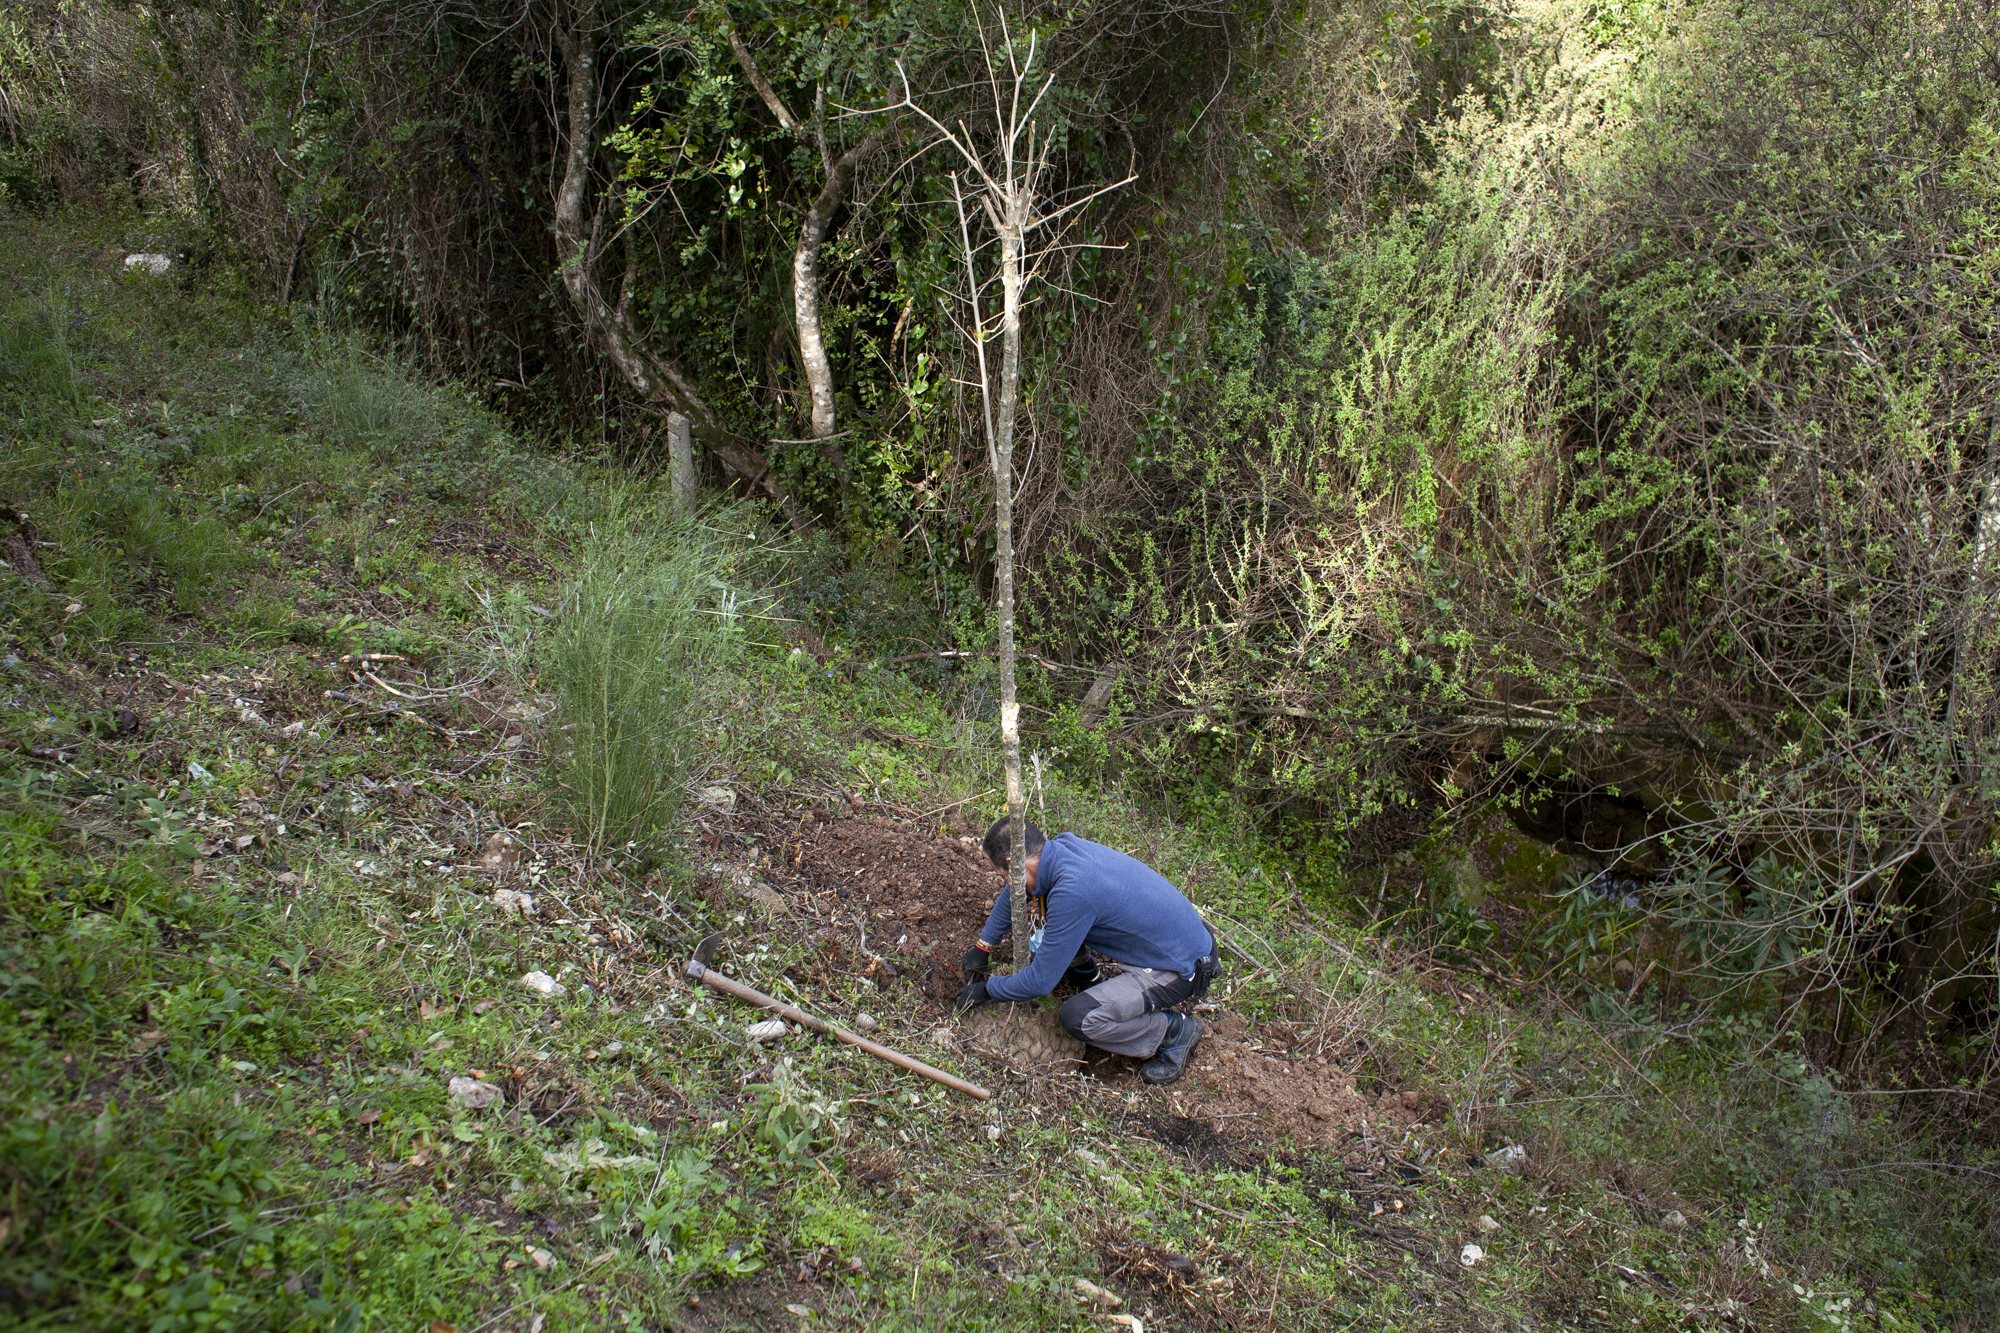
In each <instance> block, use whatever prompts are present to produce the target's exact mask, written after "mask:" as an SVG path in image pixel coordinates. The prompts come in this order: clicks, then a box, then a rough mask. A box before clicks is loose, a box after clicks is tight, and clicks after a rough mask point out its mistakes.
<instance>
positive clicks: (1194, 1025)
mask: <svg viewBox="0 0 2000 1333" xmlns="http://www.w3.org/2000/svg"><path fill="white" fill-rule="evenodd" d="M1205 1035H1206V1033H1205V1032H1204V1031H1203V1029H1202V1026H1201V1020H1200V1019H1198V1018H1192V1017H1190V1016H1188V1015H1187V1014H1168V1015H1167V1035H1166V1036H1165V1037H1163V1038H1162V1039H1161V1041H1160V1049H1159V1050H1157V1051H1154V1052H1153V1058H1152V1059H1150V1060H1148V1061H1146V1063H1145V1064H1143V1065H1140V1066H1139V1077H1141V1078H1143V1079H1145V1080H1146V1081H1147V1082H1148V1083H1172V1082H1173V1081H1174V1080H1175V1079H1177V1078H1179V1077H1180V1076H1181V1075H1182V1074H1185V1073H1187V1067H1188V1057H1189V1056H1191V1055H1193V1054H1194V1048H1195V1047H1197V1046H1199V1045H1201V1039H1202V1037H1203V1036H1205Z"/></svg>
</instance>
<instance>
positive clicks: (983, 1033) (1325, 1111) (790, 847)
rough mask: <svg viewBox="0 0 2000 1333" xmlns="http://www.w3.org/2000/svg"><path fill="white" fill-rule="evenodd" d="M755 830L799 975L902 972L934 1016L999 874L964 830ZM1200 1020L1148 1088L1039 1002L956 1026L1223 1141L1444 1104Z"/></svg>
mask: <svg viewBox="0 0 2000 1333" xmlns="http://www.w3.org/2000/svg"><path fill="white" fill-rule="evenodd" d="M758 831H759V832H760V833H761V834H762V835H763V836H764V839H765V853H766V856H767V857H768V860H767V863H766V864H764V865H759V866H757V867H756V869H757V872H758V873H759V874H760V875H762V876H763V877H765V878H768V880H769V881H770V883H771V884H772V885H773V886H775V887H776V888H777V889H778V890H779V894H778V896H779V898H781V899H782V900H784V904H785V907H786V910H788V911H791V912H792V913H793V915H794V916H796V917H797V918H798V919H799V920H800V921H801V922H802V923H803V924H806V925H808V926H809V927H810V928H811V929H812V932H813V936H814V939H815V942H816V943H817V944H818V946H819V948H818V950H817V951H816V953H817V956H818V957H819V958H820V959H821V960H823V963H824V966H823V968H820V969H815V970H816V971H820V972H821V973H822V975H820V976H818V977H813V976H806V977H802V978H801V979H802V980H806V981H809V982H814V983H817V984H826V983H828V982H831V981H833V979H834V976H835V975H836V974H838V973H841V972H852V973H855V974H857V975H865V976H868V977H870V978H871V979H872V980H874V981H876V983H877V984H878V985H879V984H883V982H884V981H888V982H889V983H890V984H896V983H897V982H898V981H907V982H909V983H912V984H913V985H914V988H915V989H916V991H917V992H918V994H919V996H920V997H921V999H920V1008H921V1010H922V1011H924V1012H925V1013H926V1014H927V1015H928V1016H929V1017H931V1018H932V1019H934V1020H935V1019H943V1018H945V1017H946V1015H947V1012H948V1006H949V1004H950V1002H951V999H952V997H953V995H954V994H956V992H957V990H958V988H959V987H960V986H961V985H963V984H964V982H963V979H962V978H961V977H960V976H959V971H958V964H959V959H960V957H961V955H963V953H964V952H965V950H966V949H967V948H969V947H970V946H971V944H972V941H973V940H974V939H976V938H977V937H978V934H979V928H980V927H981V926H982V925H983V924H984V923H985V920H986V913H987V911H988V909H989V908H990V907H991V906H992V903H993V897H994V895H995V894H997V893H998V892H999V889H1000V884H1001V879H1000V876H999V875H998V874H997V873H996V872H995V871H994V870H993V869H992V868H991V867H990V866H988V865H987V863H986V858H985V855H984V854H983V853H982V852H981V851H980V850H979V847H978V844H977V843H976V842H975V841H974V840H973V839H972V838H970V837H966V836H962V835H960V834H957V833H954V832H943V833H939V832H934V831H930V830H923V829H917V828H913V827H911V826H910V825H909V824H906V823H903V822H900V821H897V820H893V819H889V818H886V817H881V816H876V817H868V818H849V819H831V818H826V817H824V816H823V815H821V816H820V817H816V818H808V819H806V820H802V821H800V822H798V823H796V824H792V823H789V822H787V823H784V824H780V823H778V822H777V820H768V821H763V827H762V828H760V829H759V830H758ZM995 962H996V963H999V964H1001V965H1002V968H1003V970H1004V968H1005V967H1006V966H1007V964H1008V962H1009V957H1008V950H1007V946H1006V945H1005V944H1004V943H1003V944H1002V946H1001V948H1000V950H999V951H998V952H997V953H996V957H995ZM884 963H886V964H887V965H888V966H887V967H886V968H885V967H884V966H883V964H884ZM885 972H886V973H887V974H888V975H887V976H886V977H885V975H884V974H885ZM1067 993H1068V992H1066V991H1065V992H1063V994H1067ZM1058 998H1060V996H1059V997H1058ZM1200 1017H1201V1019H1202V1022H1203V1023H1204V1024H1205V1025H1206V1026H1207V1028H1208V1035H1207V1037H1206V1038H1205V1039H1204V1040H1203V1042H1202V1044H1201V1046H1200V1047H1199V1048H1198V1049H1197V1050H1196V1052H1195V1056H1194V1064H1193V1067H1192V1069H1191V1070H1190V1071H1189V1073H1188V1074H1187V1075H1186V1076H1185V1077H1184V1078H1183V1079H1182V1080H1181V1081H1180V1082H1179V1083H1176V1084H1173V1085H1171V1086H1169V1087H1167V1088H1165V1089H1160V1090H1155V1089H1152V1088H1151V1087H1149V1086H1148V1085H1147V1084H1146V1083H1145V1082H1144V1080H1142V1079H1141V1078H1140V1077H1139V1074H1138V1065H1139V1062H1138V1061H1136V1060H1128V1059H1124V1058H1122V1057H1118V1056H1111V1055H1107V1054H1105V1053H1103V1052H1100V1051H1087V1050H1086V1048H1085V1047H1084V1045H1083V1044H1082V1043H1081V1042H1078V1041H1076V1040H1075V1039H1073V1038H1071V1037H1070V1036H1069V1034H1068V1033H1066V1032H1064V1031H1063V1030H1062V1028H1061V1026H1060V1025H1059V1024H1058V1023H1057V1022H1056V1017H1055V1013H1054V1009H1053V1007H1052V1006H1051V1005H1050V1004H1048V1003H1047V1002H1044V1003H1042V1004H1024V1005H995V1006H991V1007H989V1008H984V1009H979V1010H975V1011H974V1012H973V1013H971V1014H968V1015H966V1016H964V1017H963V1018H960V1019H958V1020H957V1021H956V1022H955V1024H954V1031H955V1035H956V1037H957V1040H958V1042H959V1044H960V1045H961V1046H962V1047H963V1048H964V1049H966V1050H968V1051H971V1052H972V1053H974V1054H978V1055H984V1056H987V1057H989V1058H992V1059H995V1060H998V1061H999V1062H1001V1063H1002V1064H1004V1065H1006V1066H1008V1067H1010V1068H1012V1069H1014V1070H1016V1071H1017V1072H1019V1073H1023V1074H1035V1075H1048V1074H1060V1073H1066V1072H1071V1071H1079V1072H1081V1073H1083V1074H1084V1075H1086V1076H1088V1077H1092V1078H1095V1079H1098V1080H1099V1081H1101V1082H1104V1083H1107V1084H1111V1085H1114V1086H1117V1087H1119V1088H1120V1090H1121V1091H1131V1092H1138V1093H1140V1094H1141V1095H1143V1096H1147V1097H1155V1098H1159V1099H1160V1101H1161V1102H1162V1103H1163V1104H1164V1106H1163V1109H1166V1110H1169V1111H1171V1113H1172V1114H1173V1115H1175V1116H1179V1117H1183V1118H1185V1119H1189V1120H1196V1121H1201V1122H1203V1123H1206V1124H1209V1125H1211V1126H1212V1127H1213V1129H1214V1131H1215V1132H1216V1133H1218V1134H1222V1135H1225V1136H1228V1137H1231V1138H1235V1137H1252V1138H1279V1137H1289V1138H1292V1139H1294V1140H1296V1141H1297V1142H1298V1143H1300V1144H1302V1145H1328V1144H1334V1143H1339V1142H1345V1141H1347V1140H1348V1139H1350V1138H1351V1137H1352V1136H1353V1135H1356V1134H1369V1135H1373V1136H1375V1137H1377V1138H1380V1137H1388V1136H1399V1135H1400V1134H1401V1133H1402V1131H1403V1130H1405V1129H1407V1128H1408V1127H1409V1126H1411V1125H1413V1124H1417V1123H1430V1124H1437V1123H1439V1122H1441V1121H1442V1119H1443V1118H1444V1117H1445V1116H1446V1115H1448V1114H1449V1107H1448V1105H1447V1104H1446V1103H1445V1102H1444V1101H1443V1100H1442V1099H1441V1098H1437V1097H1435V1096H1425V1095H1423V1094H1420V1093H1416V1092H1405V1091H1384V1092H1380V1093H1377V1094H1374V1095H1370V1094H1367V1093H1364V1092H1362V1091H1361V1090H1360V1089H1359V1088H1358V1087H1357V1085H1356V1080H1355V1078H1354V1076H1353V1075H1352V1074H1350V1073H1348V1072H1347V1071H1345V1070H1343V1069H1342V1068H1341V1067H1340V1066H1339V1065H1337V1064H1335V1063H1333V1062H1332V1061H1330V1060H1328V1059H1327V1058H1326V1057H1325V1056H1323V1055H1319V1054H1315V1053H1313V1052H1312V1051H1309V1050H1304V1049H1294V1048H1293V1046H1292V1042H1291V1038H1290V1035H1289V1033H1288V1032H1287V1030H1286V1029H1284V1028H1282V1027H1279V1026H1276V1025H1269V1026H1265V1027H1263V1028H1261V1029H1258V1030H1256V1031H1254V1032H1253V1029H1252V1026H1251V1024H1250V1023H1249V1022H1248V1021H1246V1019H1245V1018H1243V1017H1242V1016H1241V1015H1236V1014H1229V1013H1219V1012H1214V1011H1211V1012H1208V1013H1203V1014H1201V1015H1200ZM885 1035H887V1036H888V1037H889V1039H890V1040H892V1041H893V1040H894V1034H885Z"/></svg>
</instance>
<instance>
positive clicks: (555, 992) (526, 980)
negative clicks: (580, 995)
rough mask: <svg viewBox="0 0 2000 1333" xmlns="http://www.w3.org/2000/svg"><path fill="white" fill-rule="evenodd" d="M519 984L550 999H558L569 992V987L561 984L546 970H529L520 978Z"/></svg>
mask: <svg viewBox="0 0 2000 1333" xmlns="http://www.w3.org/2000/svg"><path fill="white" fill-rule="evenodd" d="M521 984H522V985H523V986H526V987H527V988H528V989H529V990H531V991H533V992H534V993H535V994H537V995H546V996H548V997H549V998H551V999H556V1000H560V999H561V998H562V997H563V996H565V995H567V994H569V987H567V986H565V985H563V984H562V983H561V982H560V981H557V980H556V979H555V978H554V977H552V976H550V975H549V974H548V973H546V972H530V973H528V975H526V976H525V977H522V978H521Z"/></svg>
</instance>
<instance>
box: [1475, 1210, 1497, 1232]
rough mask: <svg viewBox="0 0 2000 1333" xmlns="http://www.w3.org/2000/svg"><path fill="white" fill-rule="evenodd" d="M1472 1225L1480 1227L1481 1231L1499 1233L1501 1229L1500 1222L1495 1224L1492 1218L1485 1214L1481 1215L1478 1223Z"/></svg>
mask: <svg viewBox="0 0 2000 1333" xmlns="http://www.w3.org/2000/svg"><path fill="white" fill-rule="evenodd" d="M1472 1225H1474V1226H1476V1227H1478V1228H1479V1229H1480V1230H1481V1231H1498V1230H1499V1229H1500V1224H1499V1223H1498V1222H1495V1221H1494V1220H1493V1219H1492V1218H1491V1217H1488V1216H1487V1215H1486V1214H1485V1213H1481V1214H1480V1215H1479V1220H1478V1221H1477V1222H1474V1223H1473V1224H1472Z"/></svg>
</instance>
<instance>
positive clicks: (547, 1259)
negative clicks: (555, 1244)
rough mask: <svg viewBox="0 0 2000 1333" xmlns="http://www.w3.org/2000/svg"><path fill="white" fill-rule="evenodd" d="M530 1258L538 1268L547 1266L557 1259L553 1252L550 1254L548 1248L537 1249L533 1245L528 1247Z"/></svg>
mask: <svg viewBox="0 0 2000 1333" xmlns="http://www.w3.org/2000/svg"><path fill="white" fill-rule="evenodd" d="M528 1258H529V1259H530V1260H532V1261H533V1262H534V1265H535V1267H537V1268H547V1267H548V1266H549V1265H550V1264H552V1263H554V1262H555V1261H556V1257H555V1256H554V1255H553V1254H550V1253H549V1252H548V1251H547V1250H541V1249H536V1248H535V1247H534V1246H532V1245H531V1246H529V1247H528Z"/></svg>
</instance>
